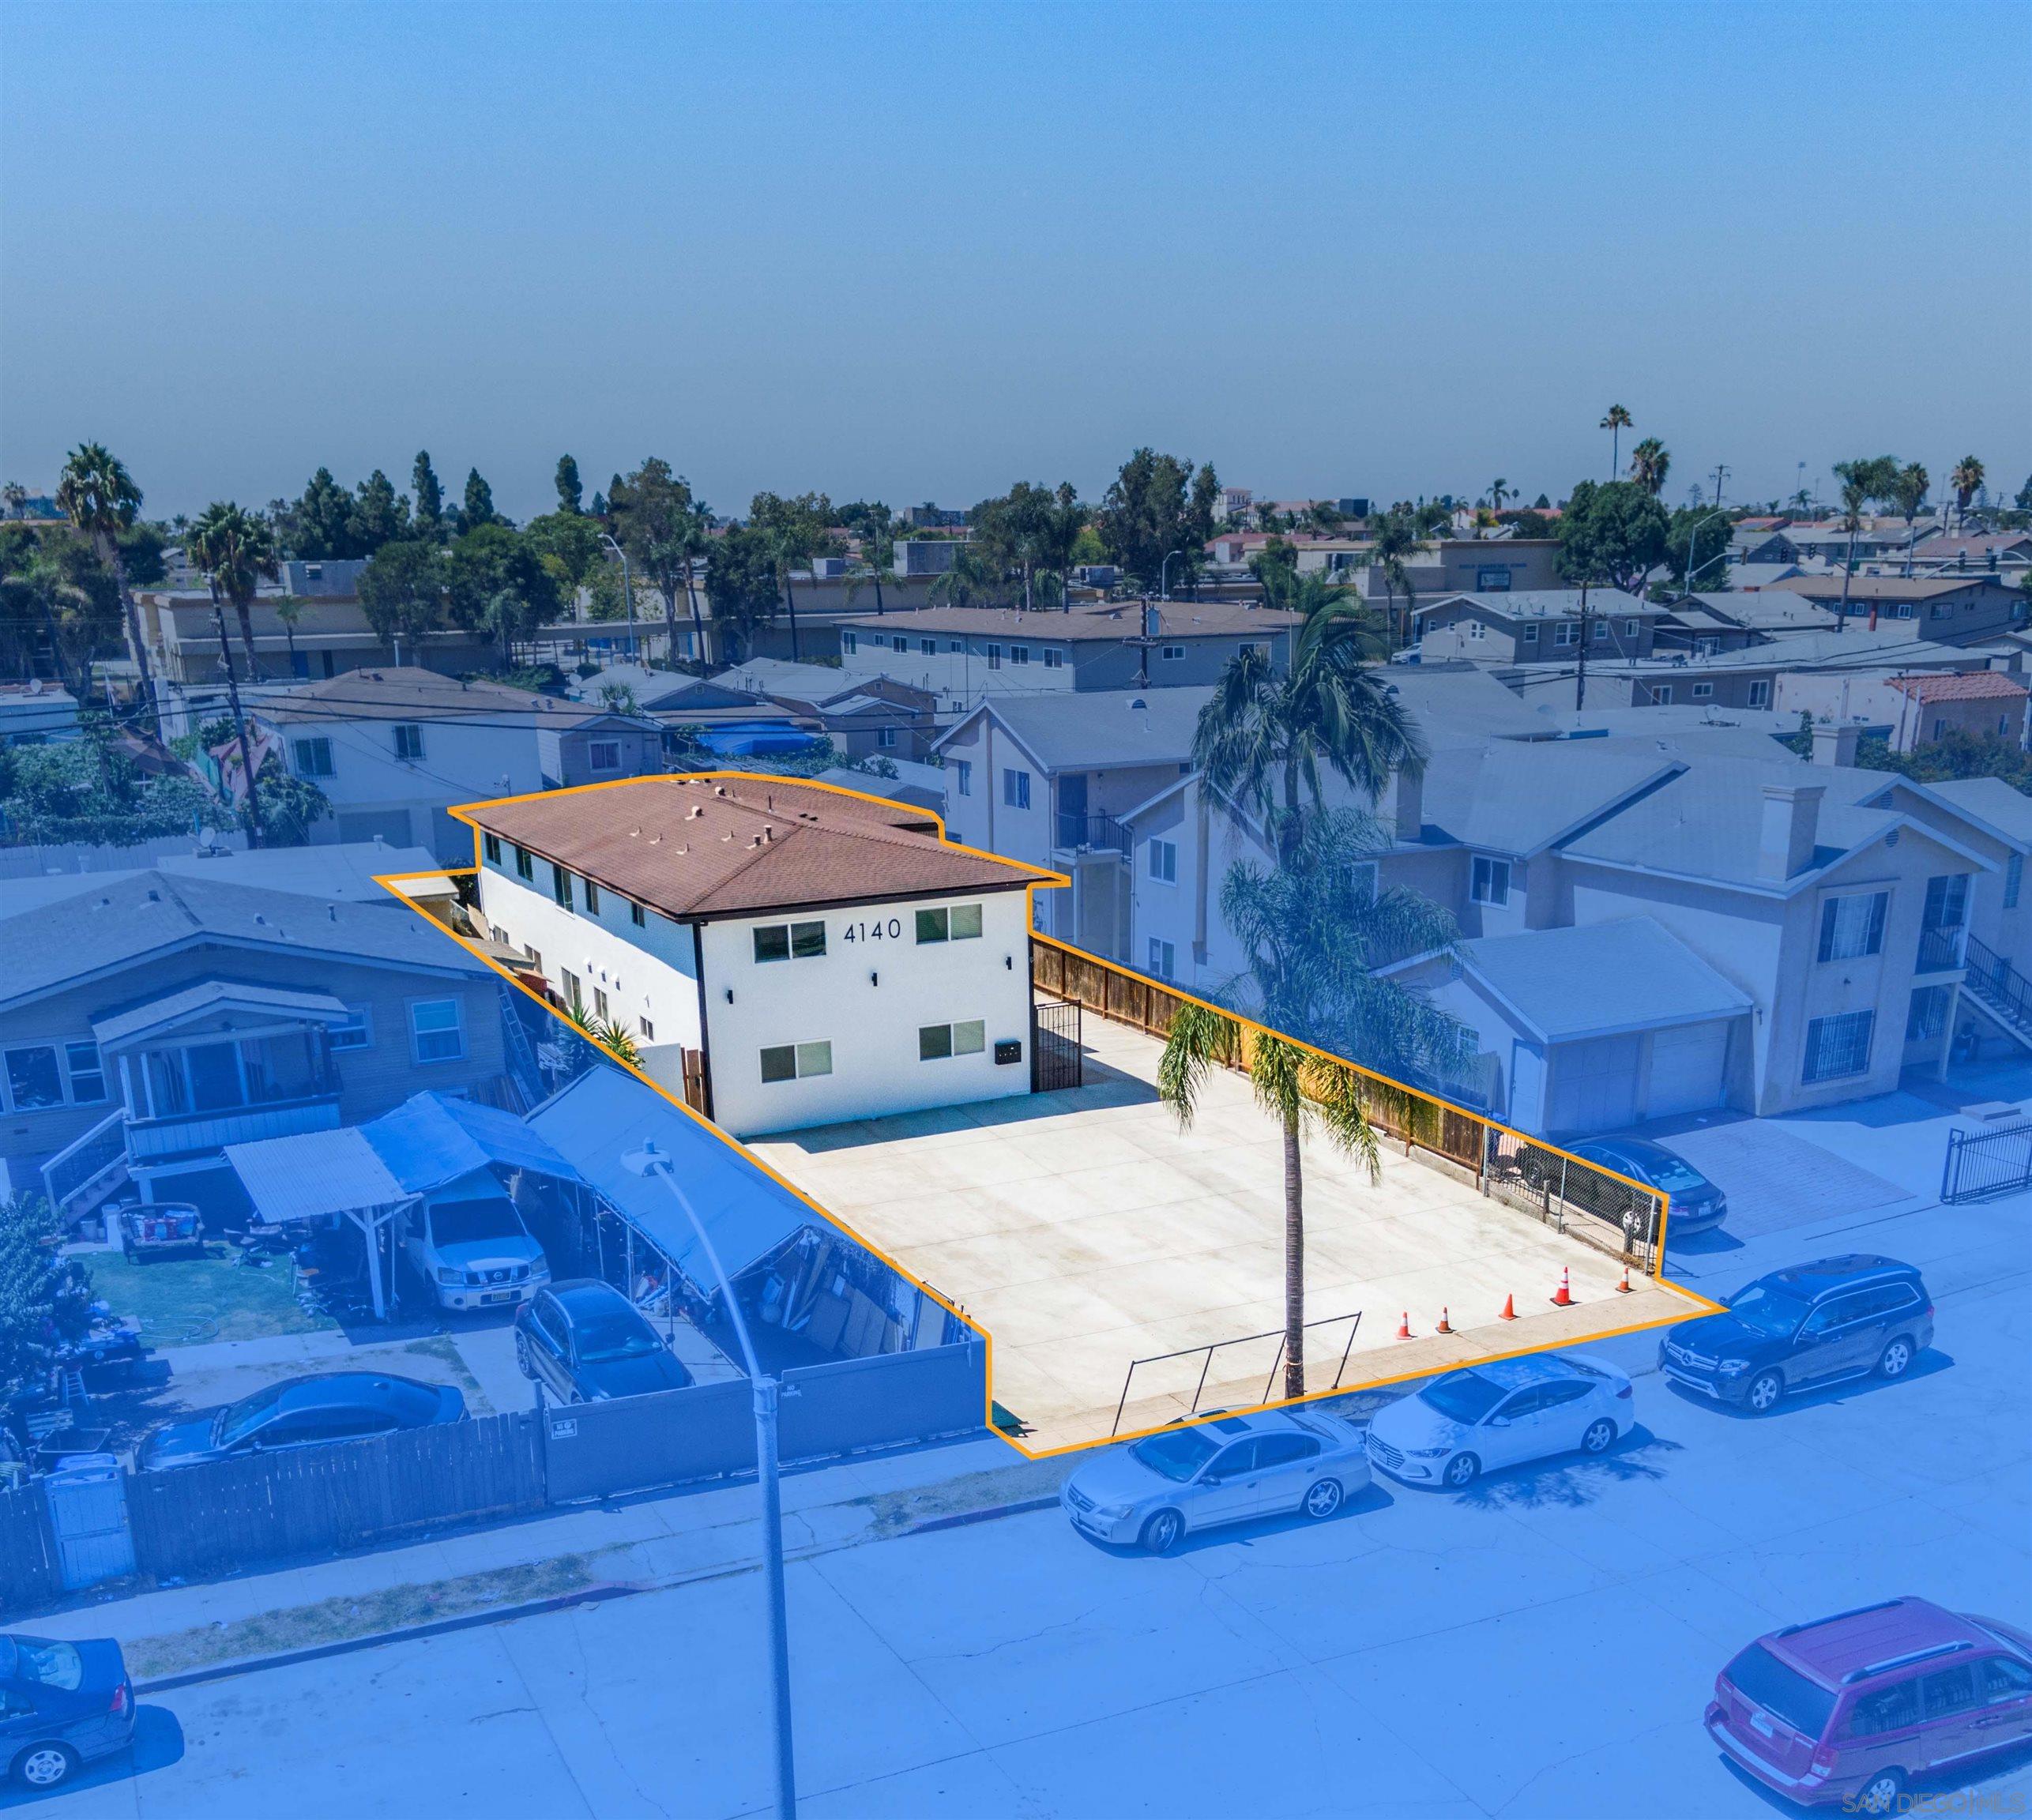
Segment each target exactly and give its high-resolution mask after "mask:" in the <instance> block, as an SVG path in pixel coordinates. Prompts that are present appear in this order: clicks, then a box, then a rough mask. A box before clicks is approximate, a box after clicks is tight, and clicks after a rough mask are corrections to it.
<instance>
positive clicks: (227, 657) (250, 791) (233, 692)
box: [212, 581, 268, 847]
mask: <svg viewBox="0 0 2032 1820" xmlns="http://www.w3.org/2000/svg"><path fill="white" fill-rule="evenodd" d="M212 623H213V625H214V626H217V627H218V629H219V661H220V663H222V664H224V665H225V667H226V700H227V701H228V703H230V704H231V707H232V710H233V731H234V733H235V735H237V736H238V738H239V742H240V769H241V770H242V771H243V772H244V773H246V780H247V829H248V833H249V834H250V836H251V837H252V838H253V840H254V845H255V846H257V847H265V846H266V845H267V844H268V838H267V836H266V834H265V833H264V832H263V830H262V825H261V792H259V791H258V790H257V789H256V788H254V754H253V752H252V750H250V748H249V746H248V745H247V721H246V716H245V715H244V714H243V713H241V712H240V685H239V678H238V677H237V676H236V675H235V674H234V671H233V645H232V641H231V639H229V638H228V637H227V636H226V609H225V607H224V605H223V604H222V603H221V602H220V598H219V584H218V583H217V582H216V581H214V582H213V584H212Z"/></svg>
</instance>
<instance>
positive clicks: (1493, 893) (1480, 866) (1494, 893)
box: [1468, 853, 1510, 908]
mask: <svg viewBox="0 0 2032 1820" xmlns="http://www.w3.org/2000/svg"><path fill="white" fill-rule="evenodd" d="M1468 896H1469V898H1470V899H1472V900H1473V901H1474V902H1475V903H1477V904H1494V905H1496V907H1497V908H1501V907H1502V906H1503V904H1507V903H1508V902H1509V901H1510V862H1509V861H1508V860H1507V859H1492V858H1490V857H1489V855H1488V854H1486V853H1477V855H1475V856H1474V865H1473V868H1472V869H1471V871H1470V872H1469V877H1468Z"/></svg>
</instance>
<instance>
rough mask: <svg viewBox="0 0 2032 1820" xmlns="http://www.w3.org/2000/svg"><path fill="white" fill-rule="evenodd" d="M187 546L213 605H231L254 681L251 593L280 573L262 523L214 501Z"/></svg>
mask: <svg viewBox="0 0 2032 1820" xmlns="http://www.w3.org/2000/svg"><path fill="white" fill-rule="evenodd" d="M188 548H189V551H190V560H191V561H192V562H194V563H195V564H196V565H197V566H198V567H199V568H200V569H201V570H204V571H205V579H206V581H208V582H209V583H210V585H211V588H212V600H213V605H214V606H216V605H218V604H220V602H221V601H228V602H230V603H231V605H232V609H233V612H234V615H235V618H236V619H238V620H239V630H240V649H241V650H242V651H243V652H244V653H245V654H246V661H247V675H248V677H249V679H250V680H252V681H255V682H258V681H259V680H260V679H261V665H260V664H259V662H258V660H256V658H255V656H254V593H255V591H256V590H257V589H258V588H259V587H260V585H261V584H262V582H263V581H273V580H274V579H275V577H277V574H279V573H280V566H279V565H278V564H277V560H276V554H275V542H274V537H273V533H272V532H270V531H269V527H268V523H267V521H266V520H265V519H263V518H261V517H258V516H257V515H256V514H254V513H251V512H247V511H244V510H242V509H241V508H240V507H239V506H236V505H235V504H233V503H232V502H231V501H230V500H215V501H214V502H213V503H212V504H211V505H210V506H207V507H206V508H205V511H204V513H203V514H202V515H201V517H199V518H198V522H197V523H196V524H195V525H192V526H191V528H190V543H189V545H188Z"/></svg>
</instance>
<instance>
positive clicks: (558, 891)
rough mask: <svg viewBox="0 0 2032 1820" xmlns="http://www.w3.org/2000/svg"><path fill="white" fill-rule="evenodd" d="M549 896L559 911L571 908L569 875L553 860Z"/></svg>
mask: <svg viewBox="0 0 2032 1820" xmlns="http://www.w3.org/2000/svg"><path fill="white" fill-rule="evenodd" d="M551 896H552V897H555V899H556V900H557V901H558V906H559V908H560V909H564V910H569V909H570V908H571V874H570V873H569V872H567V871H566V870H565V869H564V868H563V867H562V866H560V865H559V864H558V863H557V862H556V861H555V860H552V861H551Z"/></svg>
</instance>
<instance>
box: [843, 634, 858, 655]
mask: <svg viewBox="0 0 2032 1820" xmlns="http://www.w3.org/2000/svg"><path fill="white" fill-rule="evenodd" d="M860 648H861V641H860V637H859V635H858V634H855V633H852V632H842V633H841V634H840V649H841V650H842V651H844V652H846V653H847V654H848V655H849V656H852V654H853V653H854V652H856V651H858V650H859V649H860Z"/></svg>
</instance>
